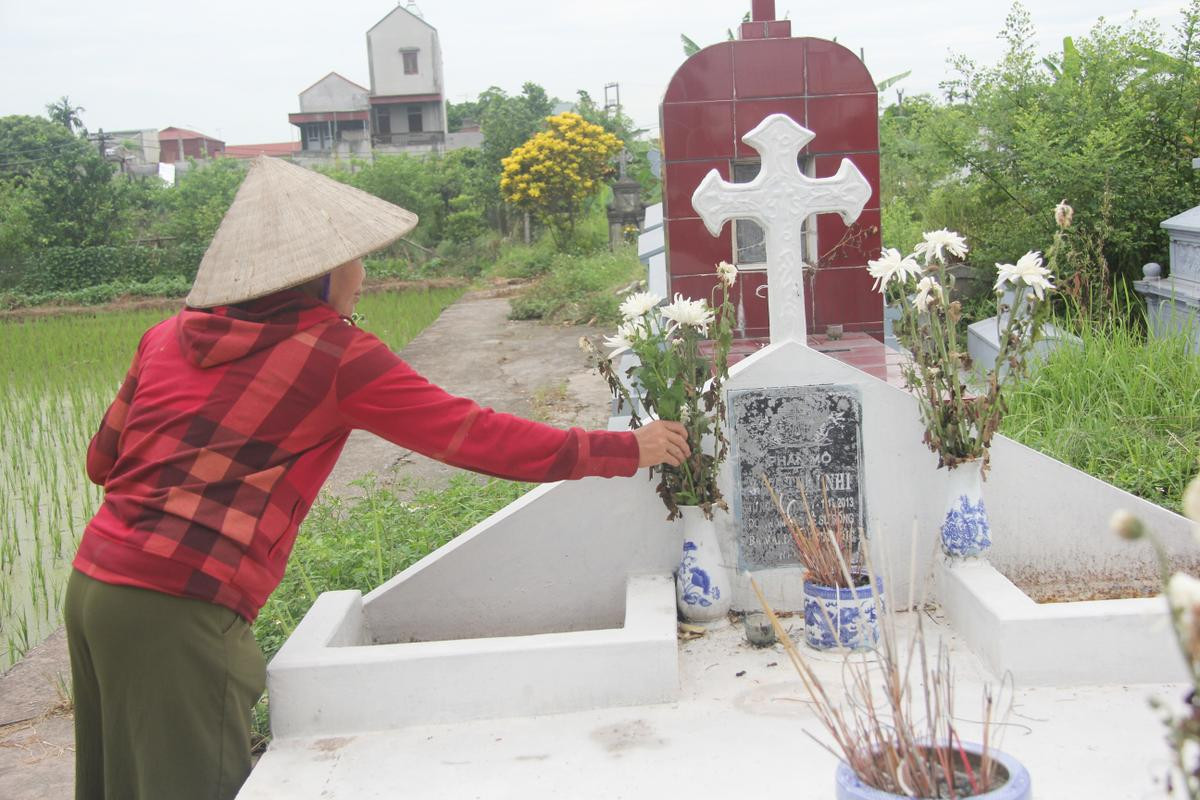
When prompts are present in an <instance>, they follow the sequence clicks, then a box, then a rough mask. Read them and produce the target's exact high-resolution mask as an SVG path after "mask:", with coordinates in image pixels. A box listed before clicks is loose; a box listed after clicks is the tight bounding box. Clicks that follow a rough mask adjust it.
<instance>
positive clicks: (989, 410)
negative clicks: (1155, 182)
mask: <svg viewBox="0 0 1200 800" xmlns="http://www.w3.org/2000/svg"><path fill="white" fill-rule="evenodd" d="M1063 208H1067V209H1069V207H1068V206H1065V204H1064V206H1063ZM1057 216H1058V218H1059V219H1060V223H1059V224H1060V227H1061V228H1065V226H1066V225H1069V224H1070V221H1069V218H1066V217H1065V216H1064V215H1063V214H1062V213H1061V212H1060V213H1059V214H1058V215H1057ZM1061 238H1062V230H1060V231H1059V233H1058V235H1056V236H1055V240H1054V245H1053V246H1052V247H1051V248H1050V251H1049V252H1048V253H1047V257H1048V261H1049V265H1050V266H1049V267H1047V266H1045V265H1044V263H1043V260H1042V256H1041V254H1040V253H1034V252H1030V253H1026V254H1025V255H1023V256H1022V257H1021V258H1020V259H1019V260H1018V261H1017V263H1016V264H997V265H996V267H997V270H998V272H997V277H996V284H995V287H994V289H995V292H996V305H997V313H998V317H997V319H998V323H999V325H1000V330H999V332H998V333H999V343H1000V348H999V352H998V353H997V356H996V360H995V363H994V364H991V365H990V368H989V369H988V370H987V371H986V372H985V373H983V374H982V376H980V380H981V387H980V388H979V389H974V388H971V387H969V386H968V385H967V383H966V382H965V380H964V378H965V376H966V375H967V374H968V373H969V372H970V370H971V368H972V367H973V364H972V363H971V357H970V356H969V355H968V353H967V342H966V335H965V331H964V330H962V326H961V325H960V324H959V323H960V321H961V320H962V304H961V303H959V302H958V301H957V300H952V299H951V291H952V290H953V288H954V276H953V275H952V274H951V273H950V266H951V264H952V263H953V262H954V260H955V259H958V260H961V259H962V258H964V257H965V256H966V255H967V242H966V240H965V239H964V238H963V237H962V236H960V235H959V234H957V233H954V232H953V231H948V230H940V231H933V232H931V233H926V234H925V235H924V240H923V241H922V242H921V243H920V244H918V245H917V247H916V249H915V250H914V252H913V253H912V254H911V255H908V256H904V257H901V255H900V252H899V251H898V250H894V249H886V250H884V251H883V254H882V256H881V258H879V259H878V260H876V261H869V262H868V269H869V271H870V273H871V276H872V277H874V278H875V279H876V280H875V288H876V289H877V290H878V291H879V292H881V293H883V294H884V295H885V296H887V297H888V298H889V300H890V301H891V302H893V303H895V304H897V305H898V306H899V307H900V310H901V311H900V313H901V316H900V319H899V320H898V321H897V323H896V326H895V331H896V336H897V338H899V340H900V342H901V344H903V345H904V346H905V347H906V348H908V350H909V351H910V352H911V353H912V361H911V362H908V363H907V364H906V365H905V366H904V378H905V382H906V384H907V385H908V388H909V389H911V390H913V392H914V393H915V394H916V397H917V399H918V401H919V402H920V406H921V417H922V419H923V420H924V422H925V443H926V444H927V445H928V446H929V449H930V450H932V451H933V452H935V453H937V455H938V458H939V464H938V466H944V467H946V468H948V469H954V467H956V466H957V465H958V464H959V463H961V462H965V461H971V460H974V459H980V458H981V459H982V464H983V469H984V470H985V472H986V468H987V461H988V448H989V446H990V445H991V442H992V437H993V435H994V434H995V433H996V429H997V428H998V427H999V425H1000V419H1001V417H1002V416H1003V413H1004V404H1003V400H1002V397H1001V390H1002V388H1003V387H1004V385H1005V384H1006V383H1007V382H1009V381H1010V380H1013V379H1015V378H1017V377H1018V376H1019V375H1020V374H1021V372H1022V371H1023V370H1024V368H1025V366H1026V363H1027V357H1028V355H1029V353H1030V352H1031V351H1032V349H1033V347H1034V345H1035V344H1036V343H1037V340H1038V338H1039V337H1040V336H1041V334H1042V328H1043V323H1044V322H1045V321H1046V319H1047V317H1048V316H1049V312H1050V303H1049V302H1048V296H1049V294H1050V293H1051V292H1053V291H1054V289H1055V286H1054V283H1053V278H1054V276H1053V275H1052V274H1051V269H1052V268H1053V265H1054V258H1055V255H1056V252H1057V250H1058V247H1059V245H1060V242H1061ZM1006 297H1007V298H1008V299H1007V300H1006V299H1005V298H1006Z"/></svg>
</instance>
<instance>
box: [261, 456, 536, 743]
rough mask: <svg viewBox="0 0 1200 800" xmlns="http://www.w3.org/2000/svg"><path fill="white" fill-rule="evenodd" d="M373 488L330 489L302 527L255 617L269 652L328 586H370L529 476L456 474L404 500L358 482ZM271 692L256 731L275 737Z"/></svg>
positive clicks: (475, 519) (517, 491)
mask: <svg viewBox="0 0 1200 800" xmlns="http://www.w3.org/2000/svg"><path fill="white" fill-rule="evenodd" d="M359 485H360V486H362V487H363V488H365V489H366V494H365V495H364V496H363V497H361V498H357V499H352V500H342V499H340V498H337V497H333V496H329V495H325V496H323V497H322V499H321V501H320V502H319V503H317V504H316V505H315V506H313V509H312V511H311V512H309V515H308V518H307V519H306V520H305V521H304V524H303V525H302V526H301V528H300V534H299V536H298V537H297V539H296V546H295V549H294V550H293V551H292V555H291V559H290V560H289V563H288V571H287V573H286V574H285V575H284V578H283V582H282V583H280V585H279V588H278V589H276V590H275V593H274V594H272V595H271V599H270V600H268V601H267V604H266V605H265V606H264V607H263V610H262V613H261V614H259V617H258V620H257V621H255V623H254V635H255V637H257V639H258V643H259V646H260V647H262V650H263V654H264V655H265V656H266V657H267V658H268V659H270V658H271V657H272V656H274V655H275V653H277V652H278V651H279V648H280V647H282V646H283V643H284V641H286V640H287V637H288V636H290V635H291V633H292V631H293V630H294V629H295V627H296V625H297V624H298V623H299V622H300V620H301V619H302V618H303V617H304V614H305V613H307V611H308V609H309V608H310V607H311V606H312V604H313V602H314V601H315V600H316V599H317V596H318V595H320V594H321V592H329V591H335V590H339V589H358V590H360V591H362V592H364V593H365V592H367V591H368V590H370V589H374V588H375V587H376V586H379V585H380V584H382V583H383V582H385V581H387V580H389V579H390V578H391V577H392V576H394V575H396V574H397V573H399V572H401V571H402V570H404V569H407V568H408V567H409V566H411V565H413V564H415V563H416V562H417V561H419V560H420V559H422V558H423V557H425V556H426V555H427V554H429V553H431V552H433V551H434V550H436V549H437V548H439V547H441V546H442V545H444V544H446V543H447V542H449V541H450V540H451V539H453V538H454V537H456V536H458V535H459V534H461V533H463V532H465V531H467V530H468V529H470V528H471V527H472V526H474V525H475V524H476V523H479V522H481V521H483V520H484V519H487V518H488V517H489V516H491V515H492V514H494V513H495V512H497V511H499V510H500V509H502V508H504V507H505V506H506V505H508V504H509V503H511V502H512V501H513V500H516V499H517V498H518V497H520V496H521V495H523V494H524V493H525V492H526V491H528V490H529V488H530V485H529V484H523V483H514V482H512V481H502V480H487V481H482V480H481V479H479V478H474V477H472V476H468V475H456V476H455V477H453V478H451V480H450V485H449V486H448V487H446V488H445V489H433V488H421V489H417V490H416V491H415V492H414V493H413V498H412V499H411V500H408V501H402V500H400V499H399V498H398V497H397V496H396V492H395V491H394V490H393V489H392V488H391V487H387V486H382V485H380V484H379V483H378V482H376V481H375V480H374V479H372V478H366V479H364V480H363V481H360V482H359ZM268 708H269V698H267V697H264V698H263V699H262V700H261V701H260V702H259V704H258V706H257V707H256V708H255V712H254V732H253V739H254V742H255V748H256V749H261V748H262V747H264V746H265V744H266V742H267V741H268V740H269V736H270V734H269V722H268V720H269V715H268Z"/></svg>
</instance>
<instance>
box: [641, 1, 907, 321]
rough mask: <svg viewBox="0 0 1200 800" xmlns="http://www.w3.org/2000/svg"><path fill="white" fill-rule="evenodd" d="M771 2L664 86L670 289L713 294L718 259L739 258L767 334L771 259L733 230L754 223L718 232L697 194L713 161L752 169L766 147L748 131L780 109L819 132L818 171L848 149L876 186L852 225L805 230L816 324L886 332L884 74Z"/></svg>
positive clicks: (746, 234) (755, 314) (747, 308)
mask: <svg viewBox="0 0 1200 800" xmlns="http://www.w3.org/2000/svg"><path fill="white" fill-rule="evenodd" d="M774 6H775V4H774V0H753V7H754V20H753V21H752V22H747V23H744V24H743V25H742V28H741V38H740V39H738V40H736V41H730V42H722V43H720V44H716V45H713V46H712V47H707V48H705V49H704V50H701V51H700V52H698V53H696V54H695V55H693V56H692V57H691V58H689V59H688V60H687V61H686V62H684V64H683V66H681V67H680V68H679V70H678V71H677V72H676V73H675V75H674V77H673V78H672V79H671V82H670V83H669V84H668V86H667V91H666V94H665V95H664V97H663V103H662V109H661V124H662V137H663V160H664V171H663V182H664V185H663V215H664V224H665V227H666V238H667V264H668V270H669V275H668V282H669V283H668V285H669V287H670V291H671V294H674V293H675V292H681V293H683V294H684V295H685V296H687V297H693V298H700V297H704V298H711V297H712V295H713V291H714V289H715V286H716V279H715V277H713V270H714V267H715V266H716V264H717V262H718V261H731V262H733V263H738V262H739V261H740V262H741V263H740V264H739V268H740V269H741V270H742V277H741V278H740V279H739V281H738V285H737V287H736V297H735V303H737V304H738V307H739V309H740V312H741V313H740V324H741V331H740V334H741V335H742V336H745V337H766V336H767V335H768V334H769V330H768V314H767V299H766V291H765V289H764V288H763V287H765V286H766V282H767V276H766V271H765V268H766V264H765V262H763V261H762V258H763V253H762V252H761V249H759V250H758V251H757V252H756V251H755V249H754V247H753V244H754V242H755V240H756V238H755V230H754V229H753V228H752V227H750V228H744V229H742V230H741V232H740V234H738V239H739V241H740V244H741V247H740V248H739V253H735V252H734V251H735V248H734V236H735V233H734V228H735V226H741V225H746V224H747V223H741V222H737V223H732V224H729V225H726V226H725V227H724V228H723V229H722V231H721V235H720V236H718V237H716V238H714V237H713V236H711V235H710V234H709V233H708V231H707V230H706V229H705V227H704V222H703V221H702V220H701V219H700V217H699V216H698V215H697V213H696V211H695V209H693V208H692V202H691V197H692V192H693V191H695V189H696V187H697V186H698V185H699V184H700V181H701V179H702V178H703V177H704V176H705V175H706V174H707V173H708V172H709V170H712V169H716V170H717V171H718V172H719V173H720V175H721V177H722V178H724V179H725V180H738V181H741V180H750V179H752V178H753V175H754V173H755V172H756V169H757V168H756V166H755V164H756V163H757V160H758V153H757V152H756V151H755V150H754V149H753V148H752V147H750V146H749V145H747V144H745V143H744V142H743V141H742V137H743V136H744V135H745V134H747V133H749V132H750V131H751V130H752V129H753V128H754V127H755V126H756V125H758V124H759V123H760V122H762V121H763V119H765V118H766V117H767V116H768V115H770V114H775V113H783V114H787V115H788V116H789V117H791V118H792V119H794V120H795V121H796V122H798V123H800V124H801V125H804V126H805V127H807V128H809V129H810V130H812V131H813V132H814V133H815V134H816V138H814V139H813V141H812V142H810V143H809V145H808V146H807V147H806V148H805V149H804V151H803V152H802V153H801V159H802V166H803V167H804V169H806V170H807V172H808V174H809V175H810V176H811V177H816V178H825V177H830V176H832V175H834V174H835V173H836V172H837V169H838V166H839V164H840V163H841V160H842V159H843V158H849V159H850V160H851V161H852V162H854V165H855V166H857V167H858V169H859V170H860V171H861V172H862V174H863V175H864V176H865V177H866V178H867V180H868V181H869V182H870V184H871V188H872V195H871V199H870V200H868V201H867V205H866V207H865V209H864V210H863V212H862V214H861V216H859V218H858V220H857V221H856V222H855V223H854V224H852V225H851V226H849V227H847V226H846V225H845V224H843V222H842V220H841V218H840V217H838V216H837V215H836V214H822V215H819V216H817V217H816V218H815V225H814V226H813V227H814V228H815V229H814V230H811V231H809V233H808V235H807V236H806V237H805V238H806V242H807V252H806V253H805V260H806V261H807V262H808V263H810V264H815V265H816V267H817V269H816V272H815V274H813V275H810V276H809V277H808V278H807V279H806V281H805V287H806V292H805V294H806V302H807V304H808V308H807V316H808V327H809V331H810V332H823V331H824V330H825V328H826V326H827V325H830V324H834V323H838V324H841V325H843V326H844V330H846V331H848V332H849V331H860V332H864V333H869V334H872V335H874V336H877V337H880V338H882V335H883V302H882V300H881V298H880V296H879V294H878V293H877V292H873V291H871V284H872V283H873V279H872V278H871V277H870V276H869V275H868V274H867V270H866V265H867V261H868V260H869V259H874V258H878V257H879V251H880V248H881V245H882V240H881V237H880V213H879V100H878V95H877V92H876V90H875V82H874V81H873V80H872V78H871V74H870V72H868V70H867V68H866V66H865V65H864V64H863V63H862V61H861V60H860V59H859V58H858V56H856V55H855V54H854V53H852V52H851V51H849V50H847V49H846V48H845V47H842V46H841V45H839V44H837V43H836V42H830V41H826V40H823V39H813V38H808V37H796V38H794V37H792V35H791V23H790V22H789V21H787V20H775V19H774V16H775V13H774V11H775V8H774ZM735 173H736V176H735ZM796 224H798V225H799V224H801V221H800V220H797V222H796ZM765 257H766V258H770V254H769V253H767V254H765Z"/></svg>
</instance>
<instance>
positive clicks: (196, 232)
mask: <svg viewBox="0 0 1200 800" xmlns="http://www.w3.org/2000/svg"><path fill="white" fill-rule="evenodd" d="M245 177H246V166H245V163H244V162H242V161H239V160H237V159H232V158H218V159H216V160H214V161H213V162H212V163H210V164H207V165H205V166H197V165H196V164H195V163H192V164H191V168H190V169H189V170H188V171H187V172H185V173H183V174H182V175H181V176H180V177H179V180H178V181H177V182H176V184H175V186H173V187H170V188H168V189H165V190H163V192H162V197H161V203H162V208H163V212H164V217H163V219H162V221H161V223H160V224H159V225H158V226H157V231H158V233H159V234H160V235H162V236H166V237H169V238H172V239H175V240H176V241H177V242H178V243H180V244H191V245H199V246H207V245H208V243H209V242H210V241H211V240H212V237H213V234H215V233H216V232H217V228H218V226H220V224H221V219H222V218H223V217H224V216H225V212H226V211H228V210H229V206H230V205H231V204H232V203H233V198H234V195H236V194H237V190H238V187H239V186H241V185H242V179H243V178H245Z"/></svg>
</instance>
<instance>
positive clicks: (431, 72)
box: [367, 3, 446, 150]
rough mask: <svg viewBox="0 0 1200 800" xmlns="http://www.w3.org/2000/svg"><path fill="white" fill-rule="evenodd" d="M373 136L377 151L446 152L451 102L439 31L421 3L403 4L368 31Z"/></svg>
mask: <svg viewBox="0 0 1200 800" xmlns="http://www.w3.org/2000/svg"><path fill="white" fill-rule="evenodd" d="M367 61H368V64H369V65H370V71H371V98H370V103H371V133H372V139H373V141H374V143H375V145H376V146H377V147H380V148H383V149H387V148H390V147H395V148H401V149H404V150H411V149H420V150H425V149H428V150H441V149H443V147H444V145H445V142H446V98H445V95H444V93H443V92H444V87H443V83H442V48H441V44H440V43H439V42H438V33H437V29H436V28H434V27H433V26H432V25H430V24H429V23H428V22H426V21H425V19H424V18H423V17H422V15H421V12H420V11H419V10H418V9H417V7H416V4H415V3H408V5H406V6H404V7H400V6H397V7H396V8H393V9H392V10H391V12H389V13H388V14H387V16H385V17H384V18H383V19H381V20H379V22H377V23H375V26H374V27H372V28H371V29H370V30H369V31H367Z"/></svg>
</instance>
